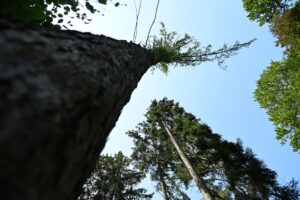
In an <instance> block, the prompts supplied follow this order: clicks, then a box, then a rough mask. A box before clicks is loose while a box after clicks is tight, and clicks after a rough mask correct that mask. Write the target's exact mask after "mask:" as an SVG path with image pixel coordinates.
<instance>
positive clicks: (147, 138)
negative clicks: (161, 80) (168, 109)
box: [127, 119, 189, 200]
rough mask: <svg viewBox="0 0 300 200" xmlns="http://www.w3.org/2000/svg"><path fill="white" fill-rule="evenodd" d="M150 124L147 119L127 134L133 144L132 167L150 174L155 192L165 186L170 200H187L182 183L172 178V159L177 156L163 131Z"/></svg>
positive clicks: (173, 164) (149, 120) (173, 166)
mask: <svg viewBox="0 0 300 200" xmlns="http://www.w3.org/2000/svg"><path fill="white" fill-rule="evenodd" d="M152 122H153V121H152V120H151V119H148V120H147V121H146V122H142V123H140V124H138V126H137V127H136V129H135V130H132V131H129V132H128V133H127V134H128V135H129V137H131V138H132V139H133V143H134V147H133V152H132V155H131V158H132V160H133V163H134V166H135V167H136V168H137V169H138V170H141V171H143V172H145V173H149V174H150V178H151V180H152V181H154V182H156V185H155V187H156V189H157V191H163V188H162V187H163V186H162V185H165V187H166V193H167V196H168V198H169V199H170V200H177V199H178V200H179V199H182V200H188V199H189V198H188V197H187V195H186V194H185V193H184V192H183V188H182V187H183V183H182V182H180V181H178V180H177V179H176V177H175V176H174V168H175V165H176V164H175V162H174V160H175V159H174V157H176V156H177V154H175V152H174V151H173V149H172V146H171V145H170V143H168V140H167V136H166V134H164V133H163V131H164V130H163V129H162V128H161V127H157V126H156V124H155V123H152Z"/></svg>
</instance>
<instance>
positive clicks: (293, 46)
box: [270, 2, 300, 52]
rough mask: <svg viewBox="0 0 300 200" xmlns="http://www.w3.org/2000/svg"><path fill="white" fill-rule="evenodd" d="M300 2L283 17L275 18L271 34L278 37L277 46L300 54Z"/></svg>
mask: <svg viewBox="0 0 300 200" xmlns="http://www.w3.org/2000/svg"><path fill="white" fill-rule="evenodd" d="M299 13H300V2H297V3H296V4H295V6H294V7H293V8H291V9H290V10H287V11H286V12H284V13H283V14H282V15H278V16H275V17H274V19H273V22H272V23H271V25H270V27H271V32H272V33H273V34H274V36H276V37H277V45H280V46H282V47H286V48H287V49H288V50H289V51H298V52H300V14H299Z"/></svg>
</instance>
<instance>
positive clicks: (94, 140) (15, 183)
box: [0, 19, 154, 200]
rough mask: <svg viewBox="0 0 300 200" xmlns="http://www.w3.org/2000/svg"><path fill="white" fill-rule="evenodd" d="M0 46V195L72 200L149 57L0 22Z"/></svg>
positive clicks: (105, 41)
mask: <svg viewBox="0 0 300 200" xmlns="http://www.w3.org/2000/svg"><path fill="white" fill-rule="evenodd" d="M0 47H1V48H0V185H1V187H0V191H1V199H5V200H19V199H23V200H29V199H30V200H41V199H42V200H53V199H55V200H69V199H76V195H77V194H78V192H80V190H81V187H82V184H83V183H84V181H85V179H86V178H87V177H88V175H89V173H90V172H91V171H92V169H93V167H94V165H95V162H96V159H97V157H98V155H99V153H100V152H101V150H102V149H103V147H104V145H105V142H106V138H107V136H108V134H109V132H110V131H111V129H112V128H113V127H114V125H115V122H116V120H117V119H118V117H119V115H120V112H121V110H122V108H123V106H124V105H125V104H126V103H127V102H128V100H129V98H130V95H131V93H132V91H133V90H134V89H135V88H136V86H137V83H138V81H139V80H140V78H141V77H142V75H143V74H144V73H145V72H146V70H147V69H148V68H149V67H150V66H151V65H153V64H154V61H153V60H151V54H150V52H149V51H147V50H145V49H144V48H142V47H140V46H138V45H136V44H132V43H128V42H126V41H118V40H114V39H111V38H108V37H105V36H96V35H92V34H88V33H80V32H76V31H55V30H49V29H42V28H35V27H29V26H26V25H23V24H20V23H15V22H10V21H6V20H3V19H0ZM125 145H126V144H125Z"/></svg>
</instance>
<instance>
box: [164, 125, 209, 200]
mask: <svg viewBox="0 0 300 200" xmlns="http://www.w3.org/2000/svg"><path fill="white" fill-rule="evenodd" d="M162 124H163V127H164V128H165V130H166V133H167V135H168V136H169V138H170V140H171V142H172V143H173V145H174V147H175V149H176V150H177V152H178V154H179V156H180V158H181V160H182V162H183V163H184V165H185V166H186V168H187V169H188V171H189V173H190V174H191V176H192V178H193V180H194V181H195V183H196V185H197V187H198V189H199V190H200V192H201V194H202V196H203V199H204V200H212V197H211V195H210V192H209V189H208V188H207V186H206V184H205V181H204V180H203V179H202V178H201V177H200V176H198V174H197V172H196V171H195V169H194V168H193V166H192V164H191V162H190V161H189V159H188V158H187V157H186V155H185V153H184V152H183V151H182V150H181V148H180V146H179V144H178V143H177V141H176V139H175V138H174V137H173V135H172V133H171V131H170V130H169V128H168V127H167V125H166V123H165V122H164V121H163V120H162Z"/></svg>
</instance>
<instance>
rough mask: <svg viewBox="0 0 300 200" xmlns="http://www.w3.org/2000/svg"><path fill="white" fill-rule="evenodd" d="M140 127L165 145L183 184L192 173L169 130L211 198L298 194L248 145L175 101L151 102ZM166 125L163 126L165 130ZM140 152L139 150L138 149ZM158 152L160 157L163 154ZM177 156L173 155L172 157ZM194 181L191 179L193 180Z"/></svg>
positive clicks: (177, 176)
mask: <svg viewBox="0 0 300 200" xmlns="http://www.w3.org/2000/svg"><path fill="white" fill-rule="evenodd" d="M146 118H147V120H146V121H145V122H143V123H142V124H143V127H146V126H148V125H149V124H151V126H152V127H155V129H151V136H152V137H155V139H156V140H158V141H159V142H160V143H161V144H164V145H165V146H168V148H170V149H169V150H168V154H167V155H166V156H170V155H171V152H172V157H167V158H166V160H168V161H169V162H171V161H170V159H174V160H172V163H173V164H174V166H175V167H174V168H173V169H172V170H174V171H173V172H172V175H173V176H174V177H176V179H177V178H178V179H180V180H181V181H182V182H183V183H185V184H186V185H188V184H190V183H191V180H192V176H190V172H189V170H187V168H186V166H184V165H183V163H182V162H181V159H180V158H179V156H178V154H177V152H176V149H175V148H174V146H173V145H172V142H171V140H170V138H169V137H167V134H166V132H168V131H169V132H172V137H174V139H175V140H176V143H177V145H178V146H179V147H180V149H181V151H182V152H184V154H185V157H186V158H187V159H188V160H189V162H190V164H191V165H192V167H193V168H194V170H195V171H196V173H197V175H198V176H199V178H200V179H202V180H203V182H204V183H205V187H207V190H208V191H209V193H210V195H211V196H212V198H213V199H232V198H234V199H268V198H270V197H274V198H275V197H276V196H280V195H281V196H282V195H283V196H284V195H286V196H285V198H287V197H290V196H292V197H293V196H297V195H298V196H299V190H298V188H297V184H296V183H295V184H294V189H291V190H289V191H287V190H286V189H287V186H280V185H279V183H278V182H277V180H276V177H277V174H276V172H275V171H273V170H271V169H269V168H268V167H267V166H266V165H265V164H264V162H263V161H262V160H260V159H258V158H257V157H256V156H255V154H254V153H253V152H252V150H251V149H249V148H246V149H245V148H244V147H243V145H242V142H241V140H237V142H235V143H234V142H229V141H226V140H224V139H222V137H221V136H220V135H219V134H216V133H213V132H212V130H211V129H210V127H208V126H207V125H206V124H204V123H202V122H200V121H199V120H198V119H197V118H196V117H195V116H194V115H192V114H190V113H187V112H186V111H185V110H184V109H183V108H182V107H180V106H179V104H178V103H174V101H171V100H168V99H166V98H165V99H163V100H161V101H153V102H152V104H151V106H150V108H149V110H148V112H147V114H146ZM166 127H167V129H166ZM149 130H150V129H138V130H136V132H137V133H141V134H144V135H149V134H150V132H149ZM140 154H143V151H141V152H140ZM164 155H165V154H162V155H161V156H164ZM176 155H177V156H176ZM194 180H195V179H194Z"/></svg>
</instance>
